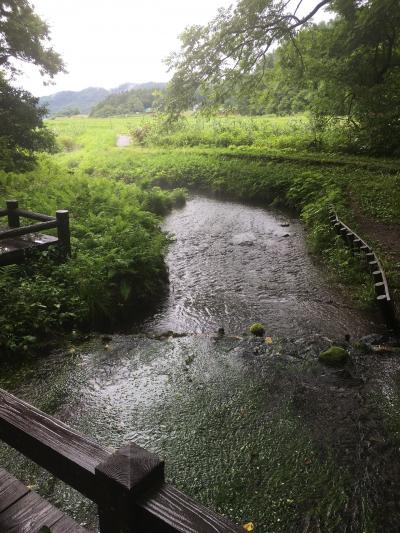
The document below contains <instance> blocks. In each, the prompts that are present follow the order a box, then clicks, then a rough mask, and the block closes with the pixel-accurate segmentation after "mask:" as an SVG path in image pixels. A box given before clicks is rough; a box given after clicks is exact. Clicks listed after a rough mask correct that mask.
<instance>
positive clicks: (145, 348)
mask: <svg viewBox="0 0 400 533" xmlns="http://www.w3.org/2000/svg"><path fill="white" fill-rule="evenodd" d="M164 227H165V230H166V231H167V232H169V233H170V234H173V235H174V236H175V240H174V242H173V243H172V244H171V245H170V248H169V252H168V255H167V263H168V266H169V273H170V292H169V295H168V297H167V298H166V299H165V301H164V302H163V304H162V306H161V307H160V309H159V311H158V312H157V313H156V314H155V315H154V316H153V317H152V318H151V319H149V320H147V321H146V322H145V323H144V324H143V328H142V332H141V333H140V334H118V335H112V336H110V337H102V336H97V337H95V338H94V339H91V340H90V341H88V342H86V343H85V344H83V345H78V346H71V347H70V349H69V350H68V352H67V353H65V351H56V352H54V353H52V354H51V355H50V356H48V357H46V358H42V359H34V360H32V361H30V362H27V364H26V365H25V366H24V367H23V368H22V369H20V370H19V372H18V373H17V374H15V373H11V372H10V373H8V374H7V372H6V373H5V374H4V376H3V380H2V383H1V386H3V387H5V388H8V389H9V390H11V391H12V392H13V393H15V394H17V395H18V396H20V397H22V398H24V399H26V400H27V401H29V402H31V403H33V404H34V405H37V406H38V407H39V408H41V409H43V410H45V411H46V412H49V413H51V414H54V415H55V416H57V417H59V418H60V419H61V420H63V421H65V422H66V423H68V424H69V425H71V426H73V427H76V428H78V429H79V430H81V431H83V432H84V433H86V434H88V435H91V436H93V437H94V438H95V439H97V440H98V441H100V442H102V443H104V444H106V445H109V446H115V447H118V446H121V445H122V444H124V443H126V442H127V441H135V442H136V443H137V444H140V445H142V446H144V447H146V448H148V449H149V450H152V451H154V452H157V453H159V454H160V455H161V456H163V457H164V458H165V459H166V465H167V478H168V480H169V481H171V482H173V483H174V484H175V485H176V486H178V487H179V488H181V489H182V490H184V491H185V492H187V493H188V494H189V495H191V496H192V497H195V498H197V499H199V500H201V501H202V502H204V503H206V504H207V505H209V506H210V507H213V508H215V509H217V510H218V511H220V512H223V513H225V514H227V515H229V516H230V517H231V518H232V519H233V520H235V521H237V522H239V523H244V522H248V521H254V524H255V526H256V529H255V531H256V532H264V531H265V532H266V531H297V530H298V529H297V528H298V527H299V522H298V520H299V516H300V515H301V516H302V517H303V518H304V516H311V515H310V512H311V511H310V510H309V509H311V508H312V505H311V506H310V500H312V499H313V498H314V500H315V498H316V497H317V496H318V498H320V499H321V501H322V504H323V501H324V500H323V498H324V497H325V496H324V494H325V495H327V492H330V497H331V498H333V499H334V494H335V490H336V487H339V488H338V489H337V490H338V493H339V492H340V490H341V489H340V487H341V485H340V483H341V481H340V479H339V477H340V476H339V473H338V471H337V469H336V468H335V465H331V464H330V462H329V461H330V459H329V460H328V459H323V460H319V459H318V460H317V459H315V460H314V459H313V457H314V456H315V454H316V451H315V446H314V444H313V438H312V435H311V433H310V432H308V431H307V430H306V429H305V428H304V423H303V420H302V418H301V413H300V412H298V411H296V410H293V405H294V403H293V398H294V393H295V392H296V391H298V390H299V387H302V386H304V383H303V382H304V380H303V381H302V378H301V376H302V373H303V372H308V370H304V369H308V368H309V367H310V365H311V368H314V367H313V366H312V365H313V364H315V363H314V361H315V359H316V356H317V353H318V350H319V349H320V348H321V346H327V345H329V343H330V341H331V340H336V341H337V340H338V339H340V340H343V339H344V336H345V335H346V334H348V335H350V336H351V337H352V338H355V337H359V336H361V335H363V334H365V333H367V332H370V331H371V330H373V329H374V328H375V326H374V325H373V324H371V323H370V322H369V320H368V319H367V318H366V317H364V316H362V315H361V314H360V313H359V312H357V311H356V310H354V309H353V308H352V307H351V305H350V304H349V301H348V300H346V299H345V298H344V296H343V295H340V294H338V292H337V291H336V290H334V289H333V288H331V287H330V286H329V283H328V281H327V280H326V279H325V277H324V275H323V274H322V272H321V270H320V269H319V268H317V267H316V266H315V265H314V263H313V261H312V259H311V258H310V256H309V255H308V253H307V250H306V245H305V240H304V234H303V229H302V227H301V225H300V224H299V223H298V222H297V221H296V220H295V219H292V218H290V217H288V216H287V215H284V214H282V213H280V212H272V211H266V210H264V209H261V208H256V207H250V206H245V205H241V204H238V203H231V202H223V201H218V200H214V199H208V198H204V197H198V196H195V197H192V198H191V199H190V200H189V201H188V202H187V205H186V206H185V207H184V208H182V209H181V210H177V211H175V212H173V213H172V214H171V215H170V216H169V217H167V219H166V221H165V224H164ZM253 322H262V323H263V324H264V325H265V327H266V335H267V336H268V337H271V339H268V341H267V343H268V344H266V343H265V341H264V339H260V340H256V339H250V338H248V337H247V336H245V335H243V332H244V331H245V330H246V329H247V328H248V326H249V325H250V324H251V323H253ZM219 328H224V331H225V335H221V334H217V330H218V329H219ZM317 366H318V365H317ZM321 375H322V374H321ZM323 376H325V374H323ZM329 379H331V378H329ZM329 386H330V387H331V386H332V385H331V384H330V385H329ZM2 462H3V463H4V464H5V466H6V467H7V468H9V469H10V470H11V471H13V472H14V473H16V474H17V475H18V476H19V477H20V478H22V479H24V480H25V481H26V482H28V483H30V484H37V486H38V488H39V489H40V491H41V492H42V494H44V495H45V496H47V497H49V498H51V499H52V501H54V502H56V503H57V504H58V505H60V506H63V508H64V509H65V510H67V511H68V512H69V513H71V514H72V515H74V516H75V517H77V518H78V519H80V520H81V521H82V522H84V523H87V524H88V525H90V526H94V524H95V521H94V516H95V513H94V510H93V507H92V506H91V505H90V504H89V503H88V502H87V501H86V500H84V499H83V498H81V497H80V496H79V495H77V494H76V493H74V492H73V491H72V490H69V489H67V488H66V487H65V486H64V485H63V484H61V483H60V482H58V481H56V480H53V479H52V478H51V477H50V476H46V475H43V474H42V473H41V471H40V469H38V468H36V467H35V466H32V465H30V464H28V463H27V461H26V460H24V459H22V458H20V457H19V456H18V454H16V453H15V452H12V451H9V450H3V452H2ZM338 476H339V477H338ZM327 497H328V496H327ZM340 501H341V500H340V497H338V502H340ZM322 504H321V505H322ZM338 505H339V504H338ZM322 506H323V505H322ZM333 507H334V506H333ZM330 515H334V512H333V511H332V509H331V510H330V511H329V516H330Z"/></svg>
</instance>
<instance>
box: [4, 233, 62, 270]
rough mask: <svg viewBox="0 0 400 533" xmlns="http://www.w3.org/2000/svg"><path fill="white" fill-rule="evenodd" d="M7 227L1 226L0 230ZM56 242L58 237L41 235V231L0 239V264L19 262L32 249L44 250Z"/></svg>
mask: <svg viewBox="0 0 400 533" xmlns="http://www.w3.org/2000/svg"><path fill="white" fill-rule="evenodd" d="M6 229H8V228H1V227H0V231H3V230H6ZM57 243H58V237H54V236H53V235H43V234H42V233H28V234H27V235H21V236H19V237H14V238H10V239H4V240H0V266H5V265H12V264H14V263H19V262H21V261H22V260H23V259H25V257H26V256H27V255H28V254H29V252H30V251H32V250H33V249H35V250H46V249H47V248H48V247H49V246H51V245H53V244H57Z"/></svg>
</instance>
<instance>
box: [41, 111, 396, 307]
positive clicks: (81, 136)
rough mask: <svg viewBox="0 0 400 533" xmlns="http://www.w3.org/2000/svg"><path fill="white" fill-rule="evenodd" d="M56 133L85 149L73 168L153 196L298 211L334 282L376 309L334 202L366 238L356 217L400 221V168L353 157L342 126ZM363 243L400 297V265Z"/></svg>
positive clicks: (212, 122) (185, 124)
mask: <svg viewBox="0 0 400 533" xmlns="http://www.w3.org/2000/svg"><path fill="white" fill-rule="evenodd" d="M339 126H340V125H339ZM52 127H54V128H55V130H56V131H57V132H58V134H59V135H60V138H61V139H62V138H64V142H65V137H66V138H67V139H69V141H70V142H72V144H75V146H76V147H77V148H76V149H74V150H72V151H64V152H63V153H62V154H59V155H58V156H56V157H57V158H58V159H59V160H60V161H62V164H63V165H65V166H67V167H69V168H70V169H72V170H76V171H83V172H84V173H87V174H90V175H93V176H101V177H111V178H115V179H118V180H120V181H123V182H125V183H135V184H138V185H139V186H140V187H142V188H145V189H148V190H149V189H151V187H153V186H154V185H159V186H161V187H162V188H171V187H187V188H196V189H198V190H203V191H204V192H207V193H210V192H212V193H215V194H220V195H225V196H227V197H231V198H235V199H239V200H244V201H251V202H257V203H260V204H263V205H265V204H271V203H272V204H274V205H277V206H280V207H284V208H290V209H293V210H295V211H296V212H297V213H298V214H299V216H301V218H302V220H303V221H304V223H305V225H306V227H307V231H308V237H309V242H310V247H311V249H312V250H313V251H314V252H315V253H317V254H319V255H320V256H322V257H323V259H324V260H325V262H326V264H327V265H328V266H329V269H330V271H331V272H332V273H333V275H334V276H335V279H336V281H338V280H341V281H342V282H343V283H345V284H347V285H350V286H351V287H352V292H353V295H354V298H355V299H356V300H357V301H358V302H359V303H360V304H361V305H363V306H367V307H369V306H372V305H373V290H372V286H371V283H370V280H369V278H368V276H365V275H364V274H363V272H362V271H361V270H360V269H359V268H358V265H357V263H356V262H354V261H353V259H352V257H351V255H350V254H348V253H347V251H346V250H345V249H344V248H343V247H342V246H341V245H340V243H338V241H337V239H335V238H334V235H333V234H332V232H331V231H330V229H329V226H328V223H327V210H328V207H329V205H330V204H333V205H334V206H335V208H336V209H337V211H338V213H339V214H340V216H341V217H342V218H343V219H344V220H345V221H347V222H348V223H349V224H350V225H352V226H353V227H354V228H355V229H357V230H360V231H361V233H362V228H361V227H360V226H359V223H358V220H357V217H356V216H355V212H356V211H357V212H360V213H361V214H362V215H363V216H365V217H368V218H369V219H371V220H374V221H378V222H382V223H384V224H388V223H392V224H398V223H400V209H399V207H398V206H399V205H400V188H399V183H400V174H399V171H400V164H399V162H398V161H396V160H393V159H392V160H389V159H376V158H369V157H366V156H355V155H352V154H346V153H345V152H344V151H343V146H344V143H343V142H342V141H343V139H342V141H341V135H342V134H341V130H340V127H338V126H336V127H335V128H330V129H328V130H326V131H325V132H323V133H321V132H316V131H315V130H313V127H312V126H310V125H309V124H308V122H307V118H306V117H305V116H302V115H300V116H296V117H255V118H246V117H218V118H211V119H209V120H207V119H205V118H197V119H196V118H193V117H188V118H185V119H184V120H183V121H182V123H180V124H178V125H176V126H174V127H173V128H171V129H169V130H165V129H164V128H163V127H162V124H161V122H160V120H159V119H157V118H149V117H147V116H138V117H127V118H124V119H121V118H118V119H97V121H96V120H87V119H79V118H78V119H75V121H74V120H57V121H52ZM117 132H118V133H121V132H131V134H132V139H133V145H132V146H130V147H129V148H127V149H124V150H120V151H117V152H116V151H115V149H114V148H113V147H112V144H113V141H114V140H115V135H116V133H117ZM68 136H71V137H68ZM94 137H95V138H96V139H97V141H98V143H97V145H94V143H93V138H94ZM316 138H317V139H318V140H319V141H320V144H319V145H318V146H319V150H316V149H315V139H316ZM334 150H336V151H334ZM363 237H364V238H365V239H367V240H369V241H372V244H373V245H374V246H375V247H376V248H377V250H378V252H379V253H380V255H381V256H382V259H383V263H384V265H385V268H386V270H387V274H388V277H389V281H390V285H391V287H392V292H393V294H394V296H395V298H396V299H397V300H399V288H400V279H399V275H398V260H397V258H396V257H393V256H392V255H391V253H390V252H391V250H390V249H387V247H386V246H385V245H384V244H382V243H381V242H379V241H377V240H374V237H375V236H373V235H372V236H371V235H368V234H363ZM399 260H400V259H399Z"/></svg>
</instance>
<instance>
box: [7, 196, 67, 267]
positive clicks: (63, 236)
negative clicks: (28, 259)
mask: <svg viewBox="0 0 400 533" xmlns="http://www.w3.org/2000/svg"><path fill="white" fill-rule="evenodd" d="M0 217H7V221H8V228H9V229H4V230H1V231H0V241H5V240H10V239H15V238H18V237H22V236H23V235H29V234H34V233H39V232H42V231H44V230H47V229H53V228H56V229H57V237H58V238H57V239H52V240H48V241H46V242H45V243H44V244H43V245H42V246H41V245H36V243H35V242H34V241H33V242H32V243H31V246H28V244H29V243H28V242H27V243H26V244H27V246H26V248H25V249H20V250H16V251H20V252H21V253H20V254H19V255H21V256H22V255H23V253H24V251H26V249H27V248H35V247H36V246H37V247H46V246H49V245H51V244H58V246H59V247H60V249H61V250H62V252H63V253H64V254H65V255H67V256H68V255H71V242H70V230H69V212H68V211H66V210H64V209H63V210H59V211H56V216H55V217H52V216H49V215H43V214H42V213H35V212H34V211H28V210H26V209H21V208H19V207H18V201H17V200H7V202H6V208H5V209H0ZM21 217H23V218H28V219H30V220H36V221H38V222H37V223H35V224H28V225H26V226H22V227H21V222H20V218H21Z"/></svg>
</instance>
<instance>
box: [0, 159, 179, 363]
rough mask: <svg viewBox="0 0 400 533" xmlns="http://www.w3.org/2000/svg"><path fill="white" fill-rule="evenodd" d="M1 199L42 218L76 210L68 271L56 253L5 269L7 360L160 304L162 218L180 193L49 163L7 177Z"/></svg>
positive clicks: (1, 322)
mask: <svg viewBox="0 0 400 533" xmlns="http://www.w3.org/2000/svg"><path fill="white" fill-rule="evenodd" d="M0 191H1V196H2V198H14V197H15V198H18V200H19V202H20V205H21V206H23V207H24V208H28V209H32V210H34V211H38V212H43V213H54V212H55V210H56V209H58V208H68V209H69V210H70V215H71V233H72V249H73V256H72V258H71V259H70V260H69V261H67V262H66V263H64V264H60V262H59V259H58V257H57V253H56V252H55V251H54V250H49V252H46V253H44V254H38V255H37V257H33V259H32V261H29V262H26V263H25V264H23V265H20V266H8V267H3V268H2V269H1V275H0V298H1V300H2V302H3V303H2V314H1V317H0V347H1V349H2V350H3V352H17V353H19V352H24V351H25V352H26V351H29V350H32V349H36V348H38V347H41V346H43V345H47V344H48V343H49V342H52V341H53V340H54V338H55V337H57V336H58V335H61V334H62V333H63V332H65V331H72V330H75V329H80V330H86V329H93V328H99V329H103V330H104V329H108V328H110V327H115V325H116V324H117V323H118V322H120V321H123V320H124V318H125V317H126V316H127V315H130V316H131V315H136V316H140V314H141V313H143V312H145V311H146V309H148V308H149V306H150V305H151V303H152V302H153V303H154V302H155V301H158V300H159V297H160V293H161V292H162V290H163V287H164V286H165V284H166V283H167V274H166V271H165V265H164V250H165V246H166V244H167V239H166V237H165V236H164V235H163V234H162V233H161V231H160V229H159V222H160V216H159V215H160V214H163V213H165V212H166V211H168V210H169V209H170V208H171V207H172V206H173V205H175V203H176V202H179V201H181V200H182V195H180V194H179V192H162V191H159V190H156V189H152V190H143V189H141V188H140V187H139V186H137V185H135V184H127V183H123V182H120V181H114V180H109V179H106V178H101V177H94V176H90V177H89V176H87V175H86V174H85V173H83V172H77V173H73V174H71V173H70V172H69V171H68V170H67V169H66V168H65V167H64V166H62V165H60V164H57V163H56V162H54V161H52V160H50V159H48V158H43V160H42V161H41V162H40V165H39V166H38V168H37V169H36V170H35V171H34V172H32V173H30V174H24V175H20V174H15V175H14V174H2V175H0Z"/></svg>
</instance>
